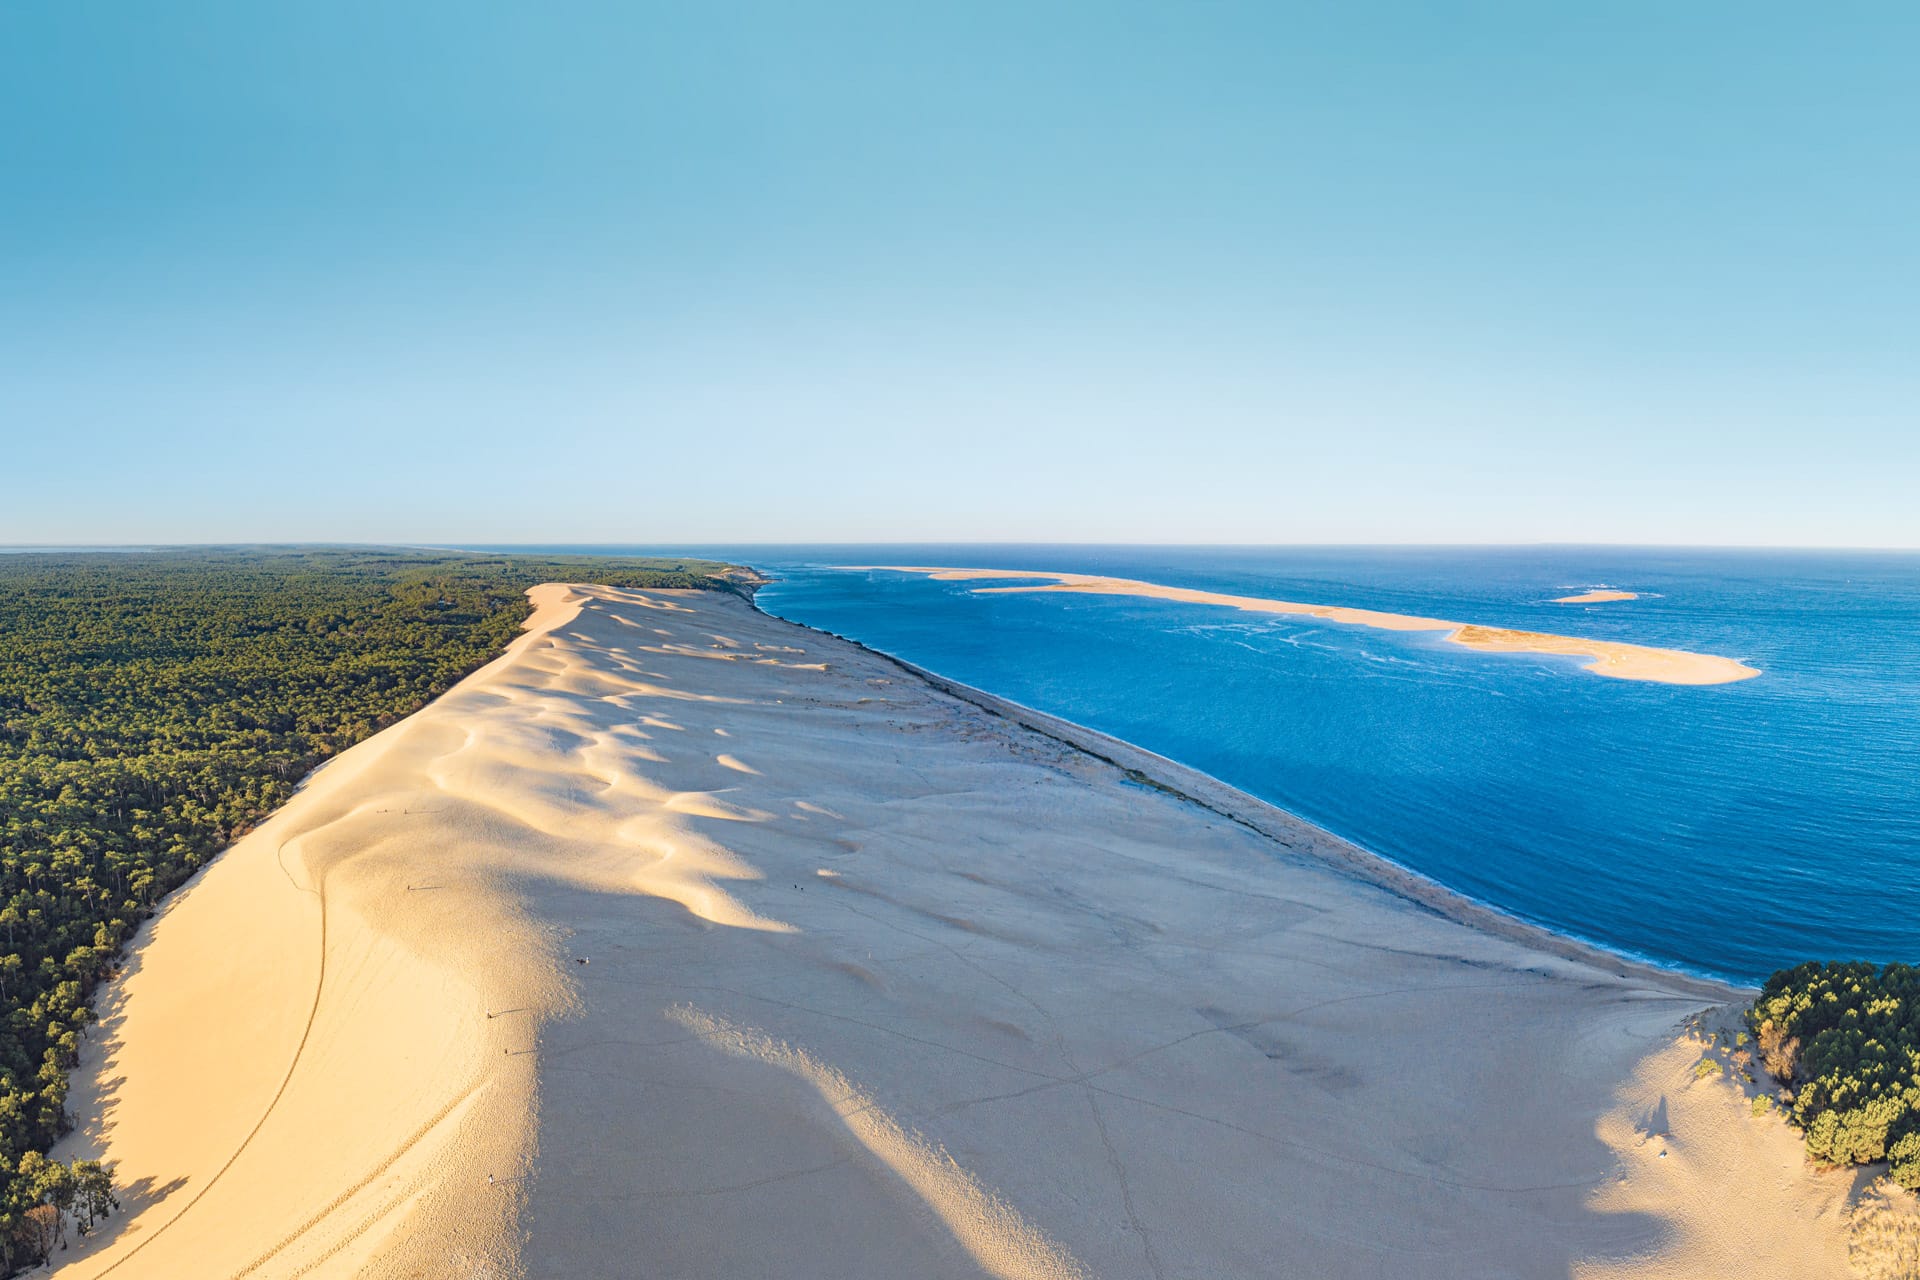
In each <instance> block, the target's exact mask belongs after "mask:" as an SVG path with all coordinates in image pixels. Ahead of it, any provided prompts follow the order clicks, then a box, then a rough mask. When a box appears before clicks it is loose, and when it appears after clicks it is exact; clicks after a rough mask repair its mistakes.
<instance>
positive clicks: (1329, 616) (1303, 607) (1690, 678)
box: [844, 564, 1760, 685]
mask: <svg viewBox="0 0 1920 1280" xmlns="http://www.w3.org/2000/svg"><path fill="white" fill-rule="evenodd" d="M844 567H845V568H848V569H881V570H886V571H888V572H892V573H923V574H926V575H927V576H928V577H930V578H934V579H936V580H939V581H944V582H973V581H987V580H992V579H997V578H1042V579H1046V580H1047V581H1045V582H1044V583H1041V584H1039V585H1032V586H1014V587H976V588H975V590H977V591H986V592H1056V591H1057V592H1069V593H1074V594H1080V595H1099V596H1135V597H1138V598H1140V599H1143V600H1173V601H1178V602H1180V603H1183V604H1204V605H1214V606H1218V607H1221V608H1227V609H1237V610H1239V611H1241V612H1242V613H1270V614H1292V615H1296V616H1299V617H1309V618H1323V619H1325V620H1326V621H1328V622H1340V623H1345V624H1347V625H1349V626H1357V627H1372V628H1374V629H1375V630H1379V631H1443V632H1445V633H1446V637H1445V638H1446V640H1447V641H1448V642H1449V643H1451V644H1457V645H1462V646H1464V647H1466V648H1469V649H1477V650H1480V651H1482V652H1487V653H1540V654H1561V655H1565V656H1568V657H1581V658H1588V659H1591V661H1589V662H1588V663H1587V664H1586V665H1585V668H1584V669H1585V670H1587V671H1590V672H1592V673H1593V674H1595V675H1601V676H1609V677H1611V678H1613V679H1616V680H1647V681H1652V682H1654V683H1656V684H1687V685H1704V684H1730V683H1732V682H1734V681H1736V680H1751V679H1753V677H1755V676H1757V675H1759V674H1760V672H1759V670H1758V669H1757V668H1754V667H1750V666H1748V665H1746V664H1745V663H1743V662H1739V661H1736V660H1735V659H1733V658H1725V657H1721V656H1719V655H1718V654H1711V653H1690V652H1688V651H1686V650H1682V649H1662V648H1657V647H1654V646H1649V645H1639V644H1628V643H1625V642H1623V641H1618V640H1595V639H1584V638H1581V637H1577V636H1560V635H1549V634H1546V633H1543V632H1538V631H1519V630H1514V629H1512V628H1507V627H1486V626H1477V625H1474V624H1471V623H1462V622H1448V621H1445V620H1443V619H1440V618H1427V617H1420V616H1418V615H1414V614H1405V613H1387V612H1383V611H1381V610H1378V609H1354V608H1349V607H1347V606H1345V605H1328V604H1302V603H1300V602H1298V601H1293V600H1272V599H1268V598H1266V597H1264V596H1243V595H1234V594H1231V593H1228V592H1220V591H1201V590H1197V589H1195V588H1192V587H1171V586H1167V585H1165V584H1163V583H1158V582H1140V581H1137V580H1136V579H1133V578H1110V577H1106V576H1103V575H1098V574H1087V573H1054V572H1050V571H1028V570H1015V569H955V568H946V567H942V566H937V565H892V564H882V565H847V566H844ZM1636 598H1637V597H1636V596H1634V595H1633V594H1631V593H1628V592H1598V593H1588V594H1586V595H1581V596H1566V597H1562V598H1560V599H1557V600H1555V601H1553V603H1555V604H1576V603H1582V602H1593V601H1599V600H1631V599H1636Z"/></svg>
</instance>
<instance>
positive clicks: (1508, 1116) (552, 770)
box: [58, 586, 1851, 1280]
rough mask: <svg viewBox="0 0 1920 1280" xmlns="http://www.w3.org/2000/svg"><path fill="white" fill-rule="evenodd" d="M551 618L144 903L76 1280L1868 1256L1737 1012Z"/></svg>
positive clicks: (944, 735) (1195, 790)
mask: <svg viewBox="0 0 1920 1280" xmlns="http://www.w3.org/2000/svg"><path fill="white" fill-rule="evenodd" d="M534 597H535V600H536V602H537V604H538V606H539V607H538V612H537V614H536V617H535V619H534V621H533V623H532V629H531V630H530V632H529V633H528V634H527V635H526V636H525V637H523V638H522V639H521V640H519V641H518V642H517V643H516V644H515V646H514V647H513V649H512V650H511V652H510V653H509V654H508V655H507V656H506V657H504V658H502V659H501V660H499V661H497V662H495V663H494V664H492V665H491V666H489V667H487V668H485V669H484V670H483V671H481V672H480V673H478V674H476V675H475V676H473V677H471V678H470V679H468V680H467V681H465V682H464V683H462V684H461V685H460V686H459V687H457V688H456V689H455V690H453V691H452V692H451V693H449V694H447V695H446V696H445V697H443V698H441V699H440V700H439V701H437V702H435V703H434V704H433V705H432V706H430V707H428V708H427V709H426V710H424V711H422V712H420V713H419V714H417V715H415V716H413V717H412V718H410V719H408V720H406V721H403V722H402V723H400V724H398V725H396V726H394V727H393V728H391V729H389V730H387V731H386V732H384V733H382V734H380V735H379V736H378V737H376V738H373V739H371V740H369V741H368V742H366V743H363V744H362V745H361V746H359V747H356V748H355V749H354V750H352V751H350V752H348V753H347V754H345V755H344V756H342V757H340V758H339V759H337V760H336V761H334V762H333V763H332V764H330V765H329V766H327V767H326V768H325V769H323V770H321V771H320V772H319V773H318V774H317V775H316V776H315V777H313V778H312V779H311V780H310V781H309V782H308V784H307V785H306V787H305V788H304V789H303V790H302V791H301V793H300V794H299V795H298V796H297V797H296V798H295V799H294V800H293V801H292V802H291V803H290V804H288V805H287V806H286V807H285V808H284V809H283V810H281V811H280V812H279V813H278V814H277V815H276V816H275V817H274V818H273V819H272V820H271V821H269V822H268V823H266V824H265V825H263V826H262V827H261V828H259V829H258V830H256V831H255V832H253V833H252V834H251V835H249V836H248V837H246V838H245V839H244V840H242V841H241V842H240V843H238V844H237V845H235V846H234V847H233V848H232V849H231V850H230V851H228V852H227V853H226V854H225V855H223V856H222V857H221V858H220V859H219V860H218V861H217V862H216V863H215V864H214V865H213V866H212V867H211V868H210V869H209V870H208V871H207V872H206V873H205V874H204V875H203V876H202V877H201V878H200V879H199V880H198V881H197V882H195V883H194V884H193V885H191V886H190V887H189V888H188V889H186V890H185V891H184V892H182V893H181V894H180V895H178V896H177V897H176V898H174V899H173V900H172V901H171V902H170V903H169V905H168V906H167V908H166V910H165V911H163V912H162V914H161V915H160V917H159V918H158V919H157V920H156V921H154V922H153V923H152V924H151V925H150V926H149V927H148V928H147V929H146V930H144V931H143V933H142V935H141V937H140V939H139V942H138V945H137V947H136V948H135V950H134V952H133V955H132V961H131V964H130V969H129V972H128V973H127V975H126V976H125V977H124V978H123V979H121V980H119V981H118V982H116V983H115V984H113V985H111V986H110V987H109V988H108V989H107V990H106V992H105V998H104V1000H103V1002H102V1009H103V1012H104V1015H105V1017H104V1020H103V1022H102V1023H101V1025H100V1026H99V1027H98V1028H96V1029H95V1030H94V1032H93V1038H92V1039H91V1040H90V1041H89V1042H88V1044H87V1046H86V1048H85V1052H84V1055H83V1061H82V1066H81V1069H80V1071H79V1073H78V1075H77V1076H76V1087H75V1090H74V1093H73V1095H72V1098H71V1100H70V1104H69V1105H70V1107H71V1109H72V1110H73V1111H74V1112H75V1114H76V1115H77V1116H78V1117H79V1119H80V1123H81V1130H80V1132H79V1133H78V1134H77V1135H76V1136H75V1137H74V1138H72V1139H70V1140H69V1141H68V1143H66V1144H65V1145H64V1147H63V1149H62V1151H61V1153H60V1154H61V1155H62V1156H66V1155H72V1154H81V1153H85V1154H94V1153H99V1154H103V1155H105V1156H106V1157H107V1158H108V1159H110V1160H113V1161H115V1162H117V1167H118V1169H119V1173H120V1180H121V1182H122V1184H123V1185H124V1186H125V1187H126V1188H127V1189H128V1191H127V1195H126V1197H125V1198H126V1201H127V1206H126V1212H125V1213H123V1214H120V1215H116V1216H115V1217H114V1218H113V1219H110V1220H109V1221H108V1223H107V1224H106V1225H105V1226H104V1227H103V1229H102V1231H101V1232H100V1233H99V1234H97V1235H96V1236H95V1237H93V1238H91V1239H88V1240H84V1241H77V1242H76V1243H75V1244H74V1246H73V1248H72V1249H70V1250H69V1251H67V1252H65V1253H62V1254H60V1255H58V1256H59V1258H60V1260H61V1261H62V1262H63V1263H64V1266H63V1267H62V1268H61V1270H60V1274H61V1275H62V1276H70V1277H73V1278H74V1280H86V1278H91V1277H98V1276H107V1275H113V1276H118V1277H122V1278H123V1280H132V1278H134V1277H138V1278H140V1280H149V1278H151V1280H205V1278H207V1277H214V1278H223V1277H240V1276H259V1277H292V1276H299V1275H312V1276H341V1277H346V1276H371V1277H403V1276H433V1277H439V1276H473V1275H477V1276H496V1277H499V1276H535V1277H544V1276H552V1277H581V1276H628V1275H659V1276H672V1277H677V1278H687V1277H714V1278H716V1280H717V1278H720V1277H725V1278H727V1280H734V1278H735V1277H741V1276H776V1275H777V1276H834V1277H852V1278H856V1280H859V1278H872V1280H881V1278H882V1277H886V1278H893V1277H900V1276H916V1277H919V1276H929V1277H953V1278H955V1280H960V1278H963V1277H964V1278H969V1280H978V1278H979V1277H981V1276H994V1277H1003V1278H1005V1280H1065V1278H1068V1277H1081V1276H1086V1277H1092V1276H1099V1277H1140V1278H1142V1280H1149V1278H1152V1277H1162V1276H1175V1275H1194V1276H1222V1277H1225V1276H1280V1275H1297V1276H1355V1277H1357V1276H1372V1275H1381V1274H1391V1275H1418V1276H1422V1277H1442V1278H1444V1277H1458V1278H1461V1280H1465V1278H1467V1277H1473V1278H1474V1280H1480V1278H1481V1277H1486V1276H1492V1275H1513V1276H1567V1275H1572V1276H1578V1277H1583V1278H1584V1277H1592V1278H1594V1280H1618V1278H1619V1277H1659V1276H1680V1275H1686V1276H1704V1275H1732V1274H1739V1275H1743V1276H1749V1277H1756V1278H1758V1280H1771V1278H1775V1277H1777V1278H1779V1280H1786V1278H1787V1277H1793V1278H1795V1280H1799V1278H1801V1277H1807V1276H1815V1275H1834V1274H1838V1272H1839V1269H1840V1268H1841V1267H1842V1266H1843V1265H1844V1242H1843V1240H1842V1238H1841V1231H1842V1229H1841V1224H1840V1206H1841V1205H1842V1204H1843V1202H1844V1199H1845V1195H1846V1192H1847V1189H1848V1188H1849V1187H1850V1185H1851V1176H1850V1175H1847V1174H1841V1175H1836V1176H1820V1175H1816V1174H1814V1173H1812V1172H1810V1171H1808V1170H1807V1169H1806V1168H1805V1167H1804V1165H1803V1164H1802V1163H1801V1162H1800V1161H1799V1160H1798V1148H1799V1144H1798V1139H1797V1137H1796V1136H1795V1135H1794V1134H1793V1133H1792V1132H1791V1131H1790V1130H1788V1129H1787V1128H1786V1127H1785V1126H1784V1125H1783V1124H1781V1123H1779V1122H1778V1121H1777V1120H1770V1119H1769V1120H1761V1119H1755V1118H1753V1117H1751V1116H1750V1115H1749V1114H1748V1108H1747V1105H1746V1099H1745V1098H1744V1096H1742V1093H1741V1091H1740V1090H1739V1089H1738V1088H1736V1087H1735V1086H1734V1085H1732V1084H1730V1083H1728V1082H1726V1081H1724V1080H1705V1081H1696V1080H1694V1079H1693V1076H1692V1072H1691V1071H1690V1069H1689V1068H1690V1066H1691V1063H1692V1062H1693V1061H1695V1060H1696V1059H1697V1057H1698V1055H1699V1052H1700V1050H1699V1048H1698V1047H1697V1046H1696V1045H1695V1044H1694V1043H1693V1042H1691V1041H1689V1040H1688V1039H1686V1038H1685V1034H1686V1033H1685V1029H1684V1026H1683V1023H1684V1020H1685V1019H1686V1018H1688V1017H1689V1016H1690V1015H1692V1014H1694V1013H1695V1012H1696V1011H1698V1010H1700V1009H1702V1008H1704V1007H1707V1006H1709V1005H1712V1004H1716V1003H1718V1002H1720V1001H1724V1000H1726V999H1728V998H1731V996H1732V993H1730V992H1728V991H1727V990H1725V989H1724V988H1719V987H1716V986H1713V985H1712V984H1705V983H1696V982H1691V981H1689V980H1685V979H1681V978H1678V977H1673V976H1668V975H1662V974H1657V973H1654V972H1651V971H1648V970H1643V969H1638V968H1634V967H1631V966H1628V965H1626V964H1625V963H1624V962H1620V961H1617V960H1614V959H1612V958H1609V957H1605V956H1602V955H1598V954H1596V953H1593V952H1590V951H1587V950H1586V949H1584V948H1582V947H1580V946H1578V945H1577V944H1573V943H1571V942H1567V941H1565V940H1563V939H1556V938H1553V937H1552V936H1550V935H1546V934H1543V933H1539V932H1537V931H1535V930H1532V929H1530V928H1527V927H1525V926H1522V925H1519V924H1517V923H1515V922H1513V921H1511V920H1508V919H1506V918H1505V917H1500V916H1497V915H1495V914H1493V913H1492V912H1489V911H1486V910H1485V909H1482V908H1477V907H1475V906H1473V904H1470V903H1466V902H1464V901H1462V900H1460V899H1457V898H1454V897H1452V896H1451V895H1448V894H1446V893H1445V892H1443V891H1441V890H1438V889H1437V888H1435V887H1434V886H1431V885H1428V884H1426V883H1425V882H1423V881H1419V880H1417V879H1415V878H1414V877H1411V876H1409V875H1407V874H1406V873H1403V872H1399V871H1397V870H1396V869H1394V868H1392V867H1391V866H1389V865H1388V864H1385V863H1382V862H1379V861H1378V860H1375V859H1372V858H1370V857H1368V856H1366V855H1365V854H1363V853H1361V852H1360V851H1358V850H1356V849H1354V848H1353V847H1352V846H1350V845H1346V844H1344V843H1343V842H1341V841H1339V840H1337V839H1336V838H1334V837H1332V836H1330V835H1328V834H1327V833H1325V832H1322V831H1318V830H1316V829H1315V828H1312V827H1309V826H1306V825H1305V824H1303V823H1300V822H1298V821H1297V820H1295V819H1292V818H1290V817H1288V816H1287V815H1285V814H1283V813H1280V812H1279V811H1277V810H1274V809H1271V808H1269V807H1267V806H1265V805H1262V804H1260V803H1259V802H1257V801H1254V800H1252V799H1251V798H1249V797H1246V796H1244V795H1241V794H1240V793H1238V792H1234V791H1232V790H1230V789H1229V788H1226V787H1224V786H1222V785H1221V784H1219V783H1216V782H1213V781H1211V780H1210V779H1206V778H1204V777H1201V776H1200V775H1197V774H1193V773H1191V772H1190V771H1187V770H1184V769H1181V768H1180V767H1178V766H1176V765H1173V764H1171V763H1170V762H1167V761H1164V760H1160V759H1159V758H1157V757H1154V756H1151V755H1149V754H1148V753H1145V752H1141V751H1138V750H1136V749H1133V748H1130V747H1127V746H1125V745H1124V744H1121V743H1116V742H1112V741H1111V740H1108V739H1103V738H1100V737H1098V735H1093V734H1090V733H1088V732H1086V731H1084V730H1078V729H1075V728H1073V727H1072V726H1065V725H1061V724H1058V723H1057V722H1054V721H1050V720H1047V719H1046V718H1045V717H1040V716H1037V715H1035V714H1034V713H1031V712H1027V711H1024V710H1023V709H1020V708H1016V707H1012V706H1010V705H1008V704H1004V703H999V702H996V701H995V700H993V699H990V698H986V697H985V696H984V695H971V694H969V695H968V699H969V700H963V699H962V698H960V697H956V696H951V695H950V694H949V693H948V692H943V691H942V690H941V689H940V688H937V687H936V686H935V685H934V684H933V683H929V682H928V681H926V680H923V679H921V678H920V677H919V676H917V675H915V674H913V673H912V672H910V671H908V670H906V669H904V668H902V667H900V666H899V665H897V664H894V663H892V662H890V661H888V660H886V659H884V658H881V657H879V656H877V655H874V654H872V653H869V652H867V651H865V650H862V649H859V648H857V647H856V646H853V645H850V644H847V643H845V642H842V641H839V640H835V639H833V638H831V637H827V636H823V635H820V634H817V633H813V632H809V631H805V630H802V629H800V628H797V627H793V626H790V625H788V624H786V623H782V622H779V621H777V620H774V619H771V618H769V617H767V616H765V615H764V614H761V613H759V612H757V611H755V610H754V609H753V608H752V607H751V606H749V605H748V604H747V603H745V602H744V601H742V600H739V599H736V598H733V597H729V596H725V595H720V594H715V593H698V592H685V593H682V592H663V591H644V592H643V591H617V590H611V589H604V588H568V587H563V586H549V587H543V588H540V589H538V590H537V591H536V592H535V593H534ZM1388 616H1392V615H1388ZM1442 625H1446V624H1442ZM716 637H718V639H716ZM722 731H724V732H722ZM723 739H724V745H725V746H726V748H727V750H726V752H725V753H716V752H715V751H714V747H715V746H717V745H721V743H722V740H723ZM1143 782H1148V783H1151V784H1152V785H1140V784H1141V783H1143ZM1187 797H1191V799H1189V798H1187ZM1655 1134H1657V1135H1658V1138H1657V1142H1658V1145H1657V1146H1656V1145H1655V1143H1656V1138H1655V1137H1654V1136H1653V1135H1655ZM1660 1151H1665V1152H1667V1153H1668V1154H1667V1155H1666V1156H1665V1157H1662V1156H1660V1155H1659V1152H1660Z"/></svg>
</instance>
